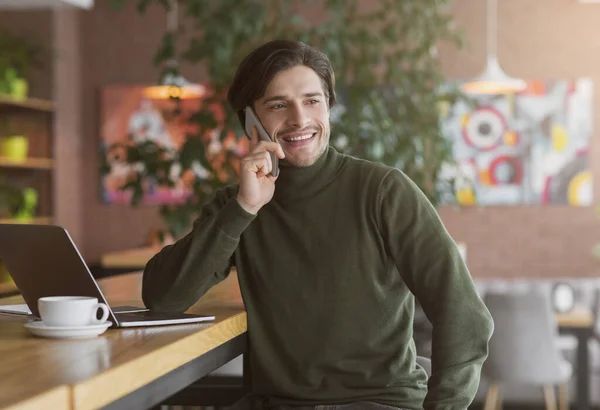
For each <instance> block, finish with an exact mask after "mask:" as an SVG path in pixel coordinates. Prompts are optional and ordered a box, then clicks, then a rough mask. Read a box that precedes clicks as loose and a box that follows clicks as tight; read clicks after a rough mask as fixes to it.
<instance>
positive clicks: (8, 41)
mask: <svg viewBox="0 0 600 410" xmlns="http://www.w3.org/2000/svg"><path fill="white" fill-rule="evenodd" d="M39 53H40V48H39V46H38V45H36V44H35V43H34V42H33V41H30V40H28V39H26V38H24V37H21V36H17V35H14V34H11V33H9V32H8V31H6V30H2V29H0V92H3V93H7V94H10V91H11V85H12V84H14V82H15V81H16V80H17V79H20V78H27V76H28V75H29V70H30V69H31V67H32V66H35V65H38V64H40V60H39Z"/></svg>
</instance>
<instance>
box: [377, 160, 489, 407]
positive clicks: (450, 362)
mask: <svg viewBox="0 0 600 410" xmlns="http://www.w3.org/2000/svg"><path fill="white" fill-rule="evenodd" d="M379 199H380V201H381V202H380V209H381V226H382V232H383V235H384V237H385V239H386V243H387V244H388V246H389V249H390V251H391V253H392V257H393V258H394V260H395V262H396V264H397V266H398V270H399V272H400V274H401V275H402V277H403V279H404V281H405V282H406V284H407V286H408V287H409V289H410V290H411V291H412V292H413V294H414V295H415V297H416V298H417V300H418V301H419V303H420V304H421V306H422V307H423V311H424V312H425V314H426V315H427V318H428V319H429V320H430V322H431V323H432V325H433V339H432V358H431V359H432V360H431V361H432V374H431V377H430V378H429V383H428V386H429V391H428V393H427V396H426V398H425V402H424V408H425V410H442V409H444V410H464V409H466V408H468V407H469V405H470V404H471V402H472V401H473V398H474V397H475V394H476V393H477V388H478V386H479V379H480V375H481V366H482V364H483V362H484V360H485V359H486V357H487V354H488V342H489V340H490V337H491V335H492V332H493V321H492V317H491V315H490V313H489V311H488V310H487V308H486V306H485V305H484V303H483V301H482V300H481V298H480V297H479V295H478V294H477V291H476V288H475V285H474V283H473V280H472V278H471V275H470V274H469V271H468V270H467V267H466V265H465V263H464V261H463V259H462V258H461V256H460V253H459V251H458V247H457V246H456V243H455V242H454V241H453V239H452V238H451V237H450V235H449V234H448V232H447V230H446V229H445V227H444V225H443V224H442V222H441V220H440V218H439V216H438V214H437V212H436V210H435V208H434V207H433V206H432V205H431V203H430V202H429V201H428V200H427V198H426V197H425V195H424V194H423V193H422V192H421V191H420V190H419V188H418V187H417V186H416V185H415V184H414V183H413V182H412V181H411V180H410V179H409V178H408V177H407V176H406V175H404V174H403V173H401V172H400V171H397V170H394V171H391V172H390V173H389V174H388V175H387V176H386V178H385V180H384V181H383V183H382V187H381V190H380V196H379Z"/></svg>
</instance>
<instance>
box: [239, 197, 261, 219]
mask: <svg viewBox="0 0 600 410" xmlns="http://www.w3.org/2000/svg"><path fill="white" fill-rule="evenodd" d="M235 199H236V200H237V201H238V204H240V206H241V207H242V209H243V210H244V211H246V212H248V213H249V214H252V215H256V214H257V213H258V211H259V210H260V207H258V208H257V207H252V206H249V205H247V204H245V203H244V201H243V200H240V197H239V196H236V198H235Z"/></svg>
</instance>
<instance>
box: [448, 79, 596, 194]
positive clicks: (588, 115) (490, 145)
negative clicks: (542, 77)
mask: <svg viewBox="0 0 600 410" xmlns="http://www.w3.org/2000/svg"><path fill="white" fill-rule="evenodd" d="M592 92H593V84H592V82H591V80H589V79H585V78H583V79H577V80H573V81H572V80H557V81H531V82H529V83H528V86H527V89H526V90H524V91H522V92H520V93H517V94H510V95H500V96H492V95H487V96H476V97H473V96H471V97H473V98H472V101H471V102H470V103H469V102H466V101H458V102H457V103H455V104H453V105H449V104H447V105H443V106H441V109H440V112H441V120H442V129H443V133H444V135H445V136H446V137H447V138H448V139H449V140H450V142H451V145H452V154H453V159H454V161H455V163H454V164H451V165H450V164H448V165H446V166H444V167H443V169H442V172H441V175H440V181H446V182H447V181H453V182H452V183H451V184H447V183H446V184H440V186H441V187H446V188H445V191H444V192H443V193H442V203H454V204H460V205H551V204H556V205H572V206H588V205H591V204H592V201H593V192H592V191H593V189H592V188H593V185H592V175H591V169H590V162H589V151H590V144H591V138H592Z"/></svg>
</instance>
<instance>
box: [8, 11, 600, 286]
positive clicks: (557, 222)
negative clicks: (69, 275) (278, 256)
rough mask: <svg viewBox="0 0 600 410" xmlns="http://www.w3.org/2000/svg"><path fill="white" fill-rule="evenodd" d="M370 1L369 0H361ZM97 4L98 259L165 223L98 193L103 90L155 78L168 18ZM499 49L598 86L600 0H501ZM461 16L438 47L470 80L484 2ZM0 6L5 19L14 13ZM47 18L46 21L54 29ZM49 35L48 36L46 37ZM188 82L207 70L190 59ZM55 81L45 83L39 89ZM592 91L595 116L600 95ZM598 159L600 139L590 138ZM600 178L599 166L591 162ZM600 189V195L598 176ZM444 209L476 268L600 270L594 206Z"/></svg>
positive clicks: (541, 272)
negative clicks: (446, 46) (448, 42)
mask: <svg viewBox="0 0 600 410" xmlns="http://www.w3.org/2000/svg"><path fill="white" fill-rule="evenodd" d="M365 1H366V0H365ZM96 3H97V4H96V6H95V7H94V9H93V10H91V11H85V12H80V31H81V35H82V37H81V41H80V44H81V48H82V49H81V55H82V66H81V77H82V93H83V98H82V101H83V104H82V107H81V115H82V123H83V125H82V127H83V133H82V136H81V138H82V141H83V147H82V149H83V163H84V167H83V168H84V171H83V187H84V194H83V197H84V200H85V203H84V207H83V209H84V211H83V212H84V224H83V225H84V226H83V227H84V234H83V237H84V241H83V244H82V248H83V252H84V255H85V256H86V258H87V259H88V260H90V261H97V260H98V259H99V257H100V255H101V254H102V253H103V252H106V251H110V250H116V249H122V248H128V247H135V246H139V245H142V244H143V243H144V241H145V240H146V236H147V234H148V233H149V231H150V230H151V229H153V228H156V227H157V226H159V225H160V220H159V218H158V217H157V211H156V209H155V208H153V207H141V208H136V209H130V208H127V207H123V206H109V205H103V204H100V202H99V199H98V198H99V196H98V146H99V135H98V129H99V124H100V118H99V114H98V113H99V91H100V89H101V87H102V86H105V85H112V84H134V83H143V82H153V81H155V80H156V79H157V76H158V71H157V70H156V69H155V68H153V67H152V65H151V61H152V56H153V52H154V50H155V48H156V46H157V43H158V41H159V39H160V37H161V35H162V32H163V30H164V25H165V18H164V13H163V12H162V11H161V10H160V9H159V8H154V9H150V10H149V11H148V12H147V13H146V15H145V16H139V15H137V14H136V12H135V10H134V9H133V7H130V8H128V9H126V10H124V11H121V12H114V11H112V10H111V9H110V8H109V7H108V6H107V4H108V1H103V0H99V1H97V2H96ZM498 3H499V35H498V37H499V49H498V55H499V58H500V63H501V64H502V66H503V68H504V69H505V70H506V71H507V72H508V73H510V74H511V75H513V76H520V77H523V78H525V79H551V78H575V77H580V76H589V77H591V78H592V79H593V80H594V82H595V83H596V84H597V85H598V84H600V52H599V51H600V50H598V48H599V47H600V45H598V46H597V45H596V44H600V43H598V42H597V41H596V39H595V38H596V35H595V34H596V33H597V30H598V29H596V28H595V27H598V24H597V23H598V21H600V5H582V4H578V3H577V2H576V1H575V0H527V1H523V0H506V1H499V2H498ZM453 11H454V13H455V16H456V20H457V24H458V25H459V27H461V28H462V29H463V30H464V31H465V32H466V35H467V41H468V44H467V48H466V49H465V50H463V51H461V52H460V53H454V52H448V51H446V50H442V53H441V55H442V59H443V66H444V70H445V72H446V74H447V75H448V76H450V77H452V78H468V77H470V76H475V75H477V74H479V72H480V71H482V70H483V67H484V63H485V2H484V1H474V0H455V1H454V4H453ZM4 14H5V13H0V25H1V26H3V25H4V23H6V22H7V21H9V22H12V23H13V24H14V21H13V20H14V19H13V18H8V19H5V18H4ZM45 24H46V23H45V22H41V23H40V26H41V27H43V28H45V29H47V30H49V29H48V28H47V27H46V26H45ZM42 38H43V36H42ZM183 70H184V74H185V75H186V77H188V78H189V79H190V80H201V79H202V72H201V71H200V70H198V69H195V68H193V67H184V68H183ZM48 89H49V87H47V88H44V86H43V85H42V86H40V90H41V93H42V94H43V93H44V92H47V90H48ZM598 98H599V97H598V93H596V97H595V110H594V123H595V124H598V123H600V122H599V121H598V115H599V114H598V109H597V108H596V107H599V106H600V101H599V100H598ZM592 152H593V154H592V155H593V157H594V158H599V159H600V147H599V146H598V145H597V144H594V145H593V151H592ZM593 171H594V175H595V176H596V179H597V180H600V178H598V176H600V164H599V163H598V161H593ZM595 191H596V195H598V194H600V184H597V186H596V188H595ZM440 212H441V215H442V218H443V219H444V221H445V223H446V225H447V227H448V229H449V231H450V232H451V233H452V235H453V236H454V237H455V239H456V240H457V241H463V242H465V243H466V244H467V246H468V261H469V266H470V268H471V271H472V273H473V275H474V276H507V277H510V276H563V275H577V276H594V275H596V265H597V264H598V263H600V261H598V262H597V261H595V260H594V259H593V258H592V257H591V247H592V245H593V244H594V242H595V241H596V239H598V240H599V241H600V232H598V233H596V229H595V227H596V226H600V219H599V218H598V217H597V216H596V215H595V214H594V212H593V210H592V209H587V208H586V209H576V208H569V207H559V206H547V207H488V208H473V209H459V208H451V207H447V208H442V209H441V211H440Z"/></svg>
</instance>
